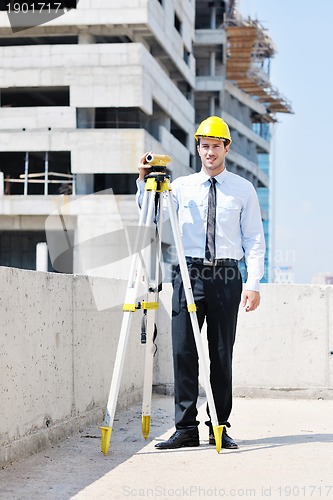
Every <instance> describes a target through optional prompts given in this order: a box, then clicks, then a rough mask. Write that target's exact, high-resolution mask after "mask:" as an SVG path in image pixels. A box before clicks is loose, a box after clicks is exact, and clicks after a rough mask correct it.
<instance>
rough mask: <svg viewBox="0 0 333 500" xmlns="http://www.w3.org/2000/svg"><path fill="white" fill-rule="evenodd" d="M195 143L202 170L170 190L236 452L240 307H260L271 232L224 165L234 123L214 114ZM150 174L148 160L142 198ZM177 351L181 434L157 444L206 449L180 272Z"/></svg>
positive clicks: (250, 191)
mask: <svg viewBox="0 0 333 500" xmlns="http://www.w3.org/2000/svg"><path fill="white" fill-rule="evenodd" d="M195 138H196V140H197V142H198V145H197V150H198V154H199V156H200V158H201V162H202V167H201V171H200V172H198V173H195V174H191V175H188V176H184V177H179V178H177V179H176V180H174V181H173V182H172V184H171V187H172V194H173V199H174V202H175V205H176V209H177V213H178V219H179V225H180V231H181V236H182V242H183V247H184V253H185V256H186V261H187V265H188V270H189V275H190V278H191V285H192V289H193V296H194V301H195V304H196V306H197V317H198V322H199V327H200V329H201V327H202V325H203V322H204V320H205V319H206V322H207V340H208V350H209V357H210V382H211V386H212V392H213V397H214V402H215V406H216V412H217V418H218V421H219V425H224V426H225V427H224V430H223V434H222V447H223V448H229V449H235V448H238V445H237V443H235V441H234V440H233V439H232V438H231V437H230V436H229V435H228V433H227V432H226V427H230V424H229V422H228V419H229V416H230V413H231V407H232V353H233V346H234V342H235V333H236V323H237V315H238V309H239V304H240V302H241V303H242V306H243V307H244V308H245V311H247V312H248V311H254V310H255V309H256V308H257V307H258V306H259V303H260V293H259V282H260V279H261V278H262V276H263V272H264V253H265V242H264V234H263V228H262V221H261V214H260V207H259V202H258V198H257V194H256V192H255V189H254V187H253V185H252V184H251V183H250V182H249V181H247V180H246V179H244V178H242V177H240V176H238V175H236V174H233V173H231V172H228V170H227V169H226V167H225V159H226V156H227V154H228V152H229V148H230V144H231V137H230V131H229V128H228V125H227V124H226V123H225V122H224V121H223V120H222V119H221V118H219V117H217V116H210V117H208V118H207V119H206V120H204V121H203V122H201V123H200V125H199V127H198V129H197V131H196V133H195ZM148 172H149V168H147V165H146V164H145V156H143V157H142V159H141V163H140V166H139V179H138V188H139V193H138V200H140V198H141V195H142V193H143V189H144V182H143V181H144V177H145V175H146V174H147V173H148ZM244 255H245V260H246V264H247V274H248V277H247V281H246V283H245V286H244V289H243V291H242V279H241V275H240V273H239V270H238V261H239V260H240V259H241V258H242V257H243V256H244ZM172 348H173V362H174V379H175V424H176V432H175V433H174V434H173V435H172V436H171V437H170V439H168V440H167V441H164V442H161V443H158V444H156V448H158V449H162V450H163V449H174V448H181V447H183V446H199V433H198V424H199V422H198V421H197V419H196V417H197V408H196V404H197V398H198V355H197V350H196V345H195V340H194V335H193V331H192V326H191V321H190V317H189V313H188V310H187V304H186V300H185V293H184V287H183V283H182V279H181V275H180V270H179V267H178V268H177V269H176V271H175V276H174V282H173V298H172ZM207 411H208V409H207ZM208 414H209V411H208ZM206 424H207V425H208V427H209V443H210V444H215V439H214V434H213V430H212V423H211V421H210V419H209V420H208V421H207V422H206Z"/></svg>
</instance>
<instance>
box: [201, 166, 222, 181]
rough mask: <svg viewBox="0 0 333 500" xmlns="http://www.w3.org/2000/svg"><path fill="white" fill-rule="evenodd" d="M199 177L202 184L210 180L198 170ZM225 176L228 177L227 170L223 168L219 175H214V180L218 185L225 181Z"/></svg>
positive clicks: (208, 176)
mask: <svg viewBox="0 0 333 500" xmlns="http://www.w3.org/2000/svg"><path fill="white" fill-rule="evenodd" d="M199 175H200V178H201V181H202V183H204V182H206V181H208V180H209V179H210V175H207V174H205V172H203V171H202V170H200V172H199ZM227 175H228V170H227V169H226V168H225V167H224V170H223V171H222V172H221V173H220V174H218V175H216V176H215V179H216V180H217V182H218V183H219V184H222V183H223V182H224V181H225V179H226V177H227Z"/></svg>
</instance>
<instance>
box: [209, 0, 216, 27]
mask: <svg viewBox="0 0 333 500" xmlns="http://www.w3.org/2000/svg"><path fill="white" fill-rule="evenodd" d="M210 29H211V30H216V6H215V5H214V3H212V4H210Z"/></svg>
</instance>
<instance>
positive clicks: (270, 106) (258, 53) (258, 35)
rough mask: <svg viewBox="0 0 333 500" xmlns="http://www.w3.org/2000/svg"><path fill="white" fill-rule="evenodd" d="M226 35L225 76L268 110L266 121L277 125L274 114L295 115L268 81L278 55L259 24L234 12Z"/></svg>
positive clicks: (263, 117)
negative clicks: (266, 70)
mask: <svg viewBox="0 0 333 500" xmlns="http://www.w3.org/2000/svg"><path fill="white" fill-rule="evenodd" d="M224 29H225V32H226V34H227V59H226V76H227V79H228V80H230V81H232V82H234V83H235V84H236V85H237V86H238V87H239V88H240V89H241V90H243V91H244V92H246V93H247V94H250V95H252V96H254V97H256V98H257V100H258V101H259V102H262V103H263V104H265V105H266V106H267V114H265V115H263V116H262V119H263V121H267V122H274V121H276V119H275V118H274V116H273V115H274V113H293V111H292V107H291V104H290V102H289V101H288V100H287V99H286V98H285V97H283V96H282V95H281V94H280V93H279V92H278V90H277V89H276V88H274V87H273V85H272V84H271V83H270V81H269V74H268V73H267V72H265V71H264V66H265V64H267V65H268V69H269V62H270V59H271V57H273V56H274V54H275V53H276V47H275V45H274V44H273V41H272V40H271V38H270V37H269V35H268V34H267V33H266V31H265V29H264V28H263V26H262V25H261V24H260V22H259V21H258V20H253V19H243V18H242V17H241V16H240V14H239V13H238V12H237V11H236V10H235V9H233V10H232V13H231V16H230V17H227V19H226V21H225V26H224Z"/></svg>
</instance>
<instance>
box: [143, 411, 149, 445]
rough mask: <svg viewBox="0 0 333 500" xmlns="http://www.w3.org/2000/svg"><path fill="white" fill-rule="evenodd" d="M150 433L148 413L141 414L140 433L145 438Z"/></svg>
mask: <svg viewBox="0 0 333 500" xmlns="http://www.w3.org/2000/svg"><path fill="white" fill-rule="evenodd" d="M149 434H150V415H142V435H143V437H144V438H145V439H147V438H148V436H149Z"/></svg>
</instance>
